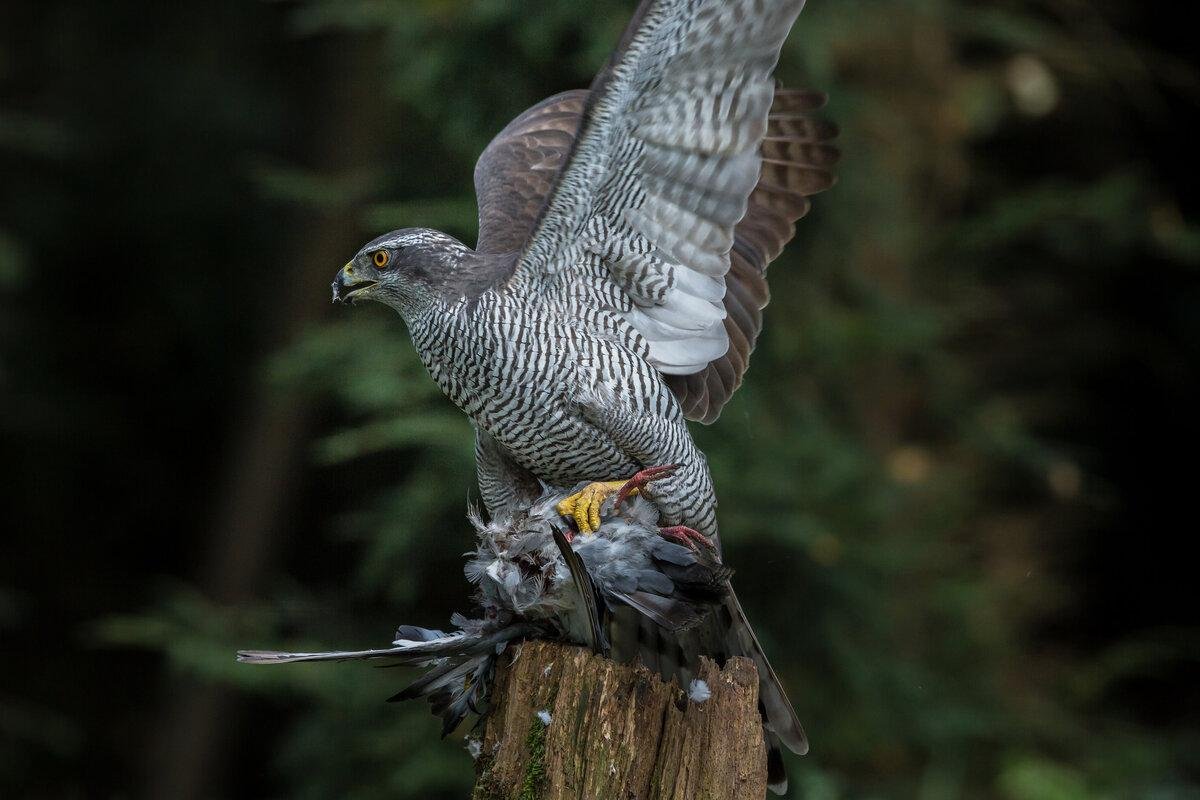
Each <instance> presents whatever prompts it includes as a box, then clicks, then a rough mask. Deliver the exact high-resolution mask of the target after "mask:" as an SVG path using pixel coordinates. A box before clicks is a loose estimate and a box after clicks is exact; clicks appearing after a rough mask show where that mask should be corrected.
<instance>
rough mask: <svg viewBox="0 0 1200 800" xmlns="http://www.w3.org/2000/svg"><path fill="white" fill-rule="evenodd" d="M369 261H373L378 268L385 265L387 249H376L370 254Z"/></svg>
mask: <svg viewBox="0 0 1200 800" xmlns="http://www.w3.org/2000/svg"><path fill="white" fill-rule="evenodd" d="M371 261H373V262H374V263H375V266H377V267H379V268H380V269H383V268H384V267H386V266H387V263H388V252H387V250H376V251H375V254H374V255H373V256H371Z"/></svg>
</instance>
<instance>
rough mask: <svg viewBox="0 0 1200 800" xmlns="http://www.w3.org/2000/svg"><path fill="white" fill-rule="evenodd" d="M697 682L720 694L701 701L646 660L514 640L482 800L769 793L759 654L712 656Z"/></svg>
mask: <svg viewBox="0 0 1200 800" xmlns="http://www.w3.org/2000/svg"><path fill="white" fill-rule="evenodd" d="M700 679H701V680H703V681H705V682H706V683H707V684H708V687H709V690H710V691H711V696H710V697H709V698H708V699H707V700H705V701H703V702H692V701H690V700H688V699H687V697H686V695H685V694H684V692H683V691H681V690H680V689H679V687H677V686H675V684H674V683H671V684H665V683H663V682H662V681H661V680H659V678H658V676H657V675H654V674H652V673H651V672H650V671H649V670H647V669H646V668H645V667H641V666H627V665H623V664H617V663H615V662H613V661H610V660H609V659H607V658H604V657H602V656H597V655H594V654H592V653H591V652H590V651H588V650H585V649H582V648H579V647H569V646H565V645H561V644H555V643H551V642H528V643H526V644H524V645H522V646H521V647H520V648H519V649H514V653H513V657H512V658H511V660H510V659H509V658H505V659H503V660H502V664H501V666H500V667H499V668H498V670H497V673H496V683H495V686H494V687H493V690H492V711H491V714H490V716H489V717H488V720H487V726H486V730H485V733H484V737H483V742H482V752H481V755H480V757H479V759H478V761H477V762H476V773H477V779H476V784H475V790H474V792H473V794H472V798H473V800H609V799H610V798H612V799H614V800H616V799H617V798H620V800H635V799H636V800H666V799H667V798H671V799H672V800H696V799H698V798H709V799H711V800H762V799H763V797H764V795H765V794H766V787H767V752H766V746H765V744H764V742H763V733H762V722H761V720H760V718H759V714H758V673H757V671H756V670H755V668H754V664H753V662H751V661H750V660H749V659H745V658H734V659H731V660H730V661H729V662H728V663H727V664H726V665H725V668H724V669H719V668H718V667H717V665H716V664H715V663H713V662H712V661H709V660H707V659H705V660H704V661H703V663H702V665H701V668H700ZM685 690H686V687H685ZM547 714H548V715H549V716H548V717H547Z"/></svg>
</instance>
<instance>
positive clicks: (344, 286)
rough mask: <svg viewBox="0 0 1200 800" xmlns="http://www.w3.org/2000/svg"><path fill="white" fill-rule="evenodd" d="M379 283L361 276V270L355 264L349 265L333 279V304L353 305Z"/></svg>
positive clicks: (340, 270)
mask: <svg viewBox="0 0 1200 800" xmlns="http://www.w3.org/2000/svg"><path fill="white" fill-rule="evenodd" d="M377 283H379V281H377V280H375V279H374V278H373V277H371V276H368V275H364V274H361V270H360V269H359V268H356V267H355V266H354V264H353V263H350V264H347V265H346V266H344V267H342V268H341V269H339V270H338V274H337V277H335V278H334V279H333V302H335V303H350V304H353V303H354V302H355V301H356V300H358V299H359V298H360V297H365V296H367V295H368V294H369V290H370V289H371V287H373V286H375V285H376V284H377Z"/></svg>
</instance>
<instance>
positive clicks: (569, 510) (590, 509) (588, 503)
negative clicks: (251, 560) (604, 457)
mask: <svg viewBox="0 0 1200 800" xmlns="http://www.w3.org/2000/svg"><path fill="white" fill-rule="evenodd" d="M624 485H625V481H597V482H596V483H589V484H588V485H587V486H585V487H583V488H582V489H580V490H579V491H578V492H576V493H575V494H573V495H571V496H570V497H568V498H566V499H565V500H563V501H562V502H560V503H559V504H558V505H557V506H555V507H554V509H555V510H556V511H557V512H558V513H559V514H560V515H561V516H564V517H571V518H573V519H574V520H575V526H576V527H577V528H578V529H579V532H580V533H595V532H596V531H597V530H598V529H599V528H600V507H601V506H602V505H604V501H605V500H607V499H608V497H609V495H611V494H615V493H616V492H619V491H621V487H622V486H624ZM630 494H637V489H634V490H633V491H631V492H630Z"/></svg>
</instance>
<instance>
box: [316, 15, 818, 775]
mask: <svg viewBox="0 0 1200 800" xmlns="http://www.w3.org/2000/svg"><path fill="white" fill-rule="evenodd" d="M802 6H803V0H643V2H642V3H641V4H640V5H639V7H638V9H637V11H636V12H635V14H634V17H633V20H632V21H631V22H630V24H629V25H628V27H627V28H626V30H625V32H624V34H623V35H622V38H621V40H620V43H619V45H618V47H617V50H616V52H615V53H614V55H613V57H612V58H611V60H610V61H609V63H608V64H607V66H605V68H604V69H603V70H601V72H600V73H599V74H598V75H597V77H596V79H595V80H594V81H593V83H592V85H591V88H590V89H588V90H580V91H570V92H565V93H563V94H559V95H556V96H554V97H551V98H548V99H546V100H544V101H542V102H540V103H538V104H537V105H535V106H533V107H532V108H530V109H528V110H527V111H525V112H524V113H522V114H521V115H519V116H518V117H517V118H516V119H514V120H513V121H512V122H511V123H510V124H509V125H508V126H507V127H506V128H504V130H502V131H501V132H500V133H499V134H498V135H497V136H496V138H495V139H493V140H492V142H491V143H490V144H489V145H488V147H487V149H486V150H485V151H484V153H483V154H482V156H481V157H480V159H479V162H478V164H477V165H476V168H475V187H476V193H477V195H478V200H479V238H478V241H477V243H476V246H475V248H474V249H471V248H469V247H467V246H466V245H464V244H463V243H461V242H459V241H457V240H455V239H454V238H452V237H450V236H447V235H446V234H444V233H440V232H438V231H433V230H428V229H422V228H405V229H401V230H397V231H393V232H391V233H388V234H385V235H383V236H380V237H378V238H377V239H375V240H374V241H372V242H369V243H368V244H367V245H365V246H364V247H363V248H362V249H361V250H360V251H359V252H358V253H357V254H356V255H355V256H354V258H353V259H351V260H350V262H348V263H347V264H346V265H345V266H343V267H342V268H341V270H340V271H339V272H338V274H337V277H336V279H335V281H334V283H333V295H334V299H335V300H341V301H348V302H354V301H357V300H360V299H361V300H368V299H369V300H375V301H378V302H381V303H384V304H386V305H388V306H390V307H392V308H393V309H395V310H396V311H397V312H399V314H400V316H401V317H403V319H404V321H405V323H406V325H407V327H408V330H409V333H410V335H411V337H412V341H413V344H414V346H415V348H416V350H417V352H418V354H419V356H420V358H421V360H422V361H423V362H424V364H425V366H426V367H427V368H428V370H429V373H430V374H431V376H432V377H433V378H434V380H435V381H436V382H437V383H438V385H439V386H440V387H441V388H442V390H443V391H444V392H445V393H446V394H447V395H448V396H449V397H450V399H451V400H452V401H453V402H454V403H455V404H457V405H458V406H459V407H460V408H461V409H462V410H463V411H465V412H466V413H467V414H468V415H469V416H470V418H471V419H472V421H473V422H474V425H475V430H476V462H477V469H478V479H479V486H480V492H481V495H482V498H483V502H484V504H485V505H486V506H487V509H488V510H489V512H490V513H491V514H492V515H493V516H495V517H497V518H500V517H504V516H506V515H511V514H512V513H514V512H515V511H517V510H519V509H521V508H526V507H528V506H529V505H530V504H531V503H532V502H534V501H535V500H536V498H537V497H538V496H539V495H540V493H541V491H542V488H543V487H544V486H547V485H549V486H572V485H575V484H577V483H580V482H582V483H583V484H584V485H583V486H582V488H581V489H580V490H579V491H577V492H575V493H573V494H572V495H571V496H569V497H567V498H565V499H564V500H563V501H562V502H561V506H560V508H559V510H560V511H561V512H562V513H563V514H564V515H566V516H567V517H569V518H570V519H571V520H573V524H574V525H575V526H576V528H577V530H578V531H579V532H580V533H581V534H587V533H590V532H592V531H594V530H595V529H596V527H597V526H598V524H599V521H600V509H601V508H602V507H603V504H604V503H605V502H606V501H608V500H609V498H610V496H611V495H612V494H613V493H615V492H616V491H617V490H618V488H619V487H620V486H621V485H622V484H623V478H624V477H626V476H628V475H630V474H632V473H635V472H637V471H640V470H645V469H647V468H652V467H655V466H661V465H678V469H677V470H676V471H674V472H673V473H672V474H670V475H668V476H665V477H662V478H661V479H658V480H653V481H647V480H644V479H643V480H642V482H641V487H640V491H641V492H642V495H643V496H644V498H645V499H647V500H648V501H650V502H651V503H652V504H653V506H654V507H655V508H656V509H657V510H658V512H659V514H660V521H661V522H662V523H663V524H664V525H666V526H667V527H668V528H669V529H673V530H674V531H676V532H677V533H678V534H680V535H681V536H684V537H690V538H691V539H692V540H695V541H701V540H710V541H712V542H713V543H714V544H715V546H716V547H717V548H718V552H719V547H720V542H719V539H718V536H717V521H716V509H717V501H716V496H715V493H714V490H713V484H712V479H711V477H710V475H709V471H708V466H707V462H706V460H705V458H704V455H703V454H702V453H701V452H700V451H699V450H698V449H697V447H696V446H695V444H694V443H693V441H692V438H691V435H690V433H689V431H688V428H687V420H689V419H690V420H697V421H700V422H705V423H708V422H712V421H714V420H715V419H716V418H717V416H718V415H719V414H720V411H721V408H722V407H723V406H724V404H725V403H726V402H727V401H728V400H729V398H730V396H731V395H732V394H733V392H734V391H735V390H736V389H737V387H738V385H739V384H740V382H741V379H742V375H743V373H744V372H745V370H746V367H747V363H748V359H749V356H750V353H751V351H752V349H753V347H754V343H755V340H756V338H757V336H758V334H759V331H760V329H761V327H762V313H761V312H762V309H763V308H764V307H765V305H766V303H767V297H768V293H767V285H766V276H765V270H766V267H767V265H768V264H769V263H770V262H771V261H772V260H773V259H774V258H775V257H776V256H778V255H779V253H780V251H781V250H782V248H783V246H784V245H785V244H786V243H787V242H788V241H789V240H790V239H791V237H792V235H793V233H794V223H795V221H796V220H797V219H799V218H800V217H801V216H803V215H804V213H805V212H806V211H807V210H808V208H809V202H810V201H809V197H810V195H812V194H815V193H816V192H819V191H822V190H824V189H826V188H828V187H829V186H831V185H832V182H833V177H832V174H831V172H830V167H831V166H832V164H833V163H834V161H836V159H837V151H836V149H835V148H834V147H833V146H832V145H831V144H830V140H831V139H832V138H833V136H834V129H833V127H832V126H831V125H828V124H826V123H823V122H821V121H819V120H817V119H814V118H813V117H812V113H813V112H814V111H816V110H817V109H819V108H820V107H821V106H822V105H823V102H824V97H823V95H821V94H820V93H817V92H810V91H797V90H788V89H783V88H781V87H779V86H778V85H777V84H776V81H775V80H774V77H773V75H772V73H773V70H774V67H775V64H776V62H777V61H778V58H779V52H780V48H781V47H782V45H783V42H784V39H785V38H786V37H787V35H788V32H789V31H790V29H791V27H792V24H793V23H794V22H795V20H796V17H797V16H798V15H799V13H800V10H801V7H802ZM723 602H724V604H725V606H726V612H727V613H726V616H727V617H728V618H729V620H730V625H731V626H732V627H733V629H734V633H735V634H736V635H737V636H739V637H741V638H742V639H743V640H744V642H745V643H746V647H745V649H746V651H747V652H749V653H752V654H753V655H754V657H755V660H756V662H757V664H758V668H759V671H760V673H761V674H762V675H763V676H764V683H763V688H762V693H761V697H762V703H763V706H764V713H765V715H766V718H767V721H768V724H769V728H770V732H771V735H772V736H773V737H778V739H779V740H781V741H782V742H783V743H784V744H785V745H787V746H788V748H789V749H791V750H793V751H794V752H797V753H803V752H805V751H806V750H807V742H806V740H805V738H804V733H803V731H802V729H801V727H800V724H799V721H798V720H797V719H796V715H795V712H794V711H793V710H792V707H791V704H790V702H789V701H788V700H787V697H786V695H785V694H784V692H783V689H782V687H781V686H780V685H779V683H778V680H777V679H776V678H775V675H774V673H773V672H772V671H771V669H770V665H769V664H768V662H767V660H766V657H765V656H764V655H763V654H762V651H761V648H760V647H759V646H758V643H757V642H756V641H755V640H754V636H753V633H752V632H751V631H750V628H749V626H748V625H746V624H745V617H744V614H743V613H742V610H741V608H740V606H739V605H738V603H737V600H736V597H735V596H734V595H733V594H732V592H730V593H729V594H728V595H726V597H725V599H724V600H723Z"/></svg>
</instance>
